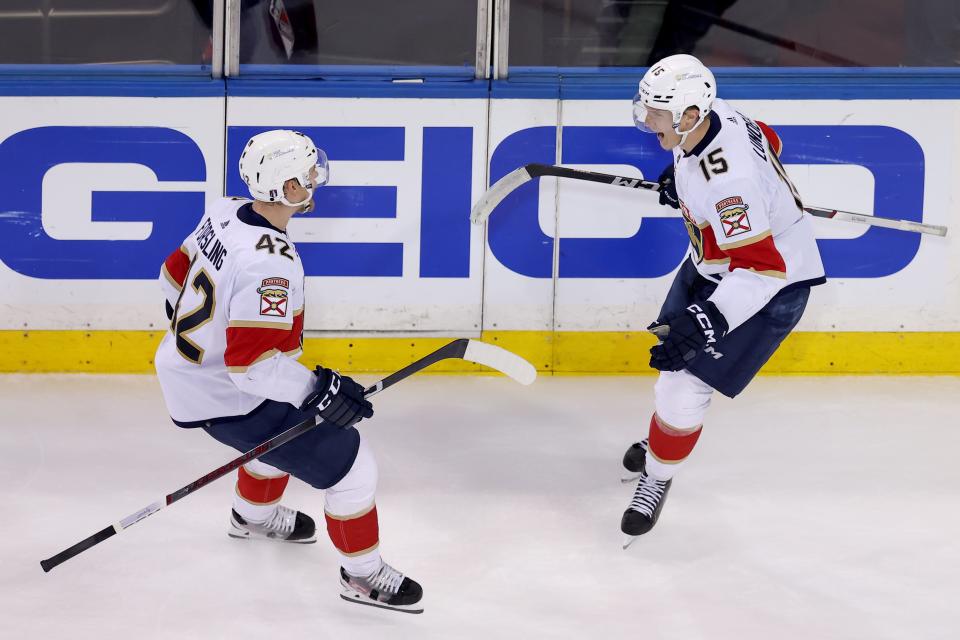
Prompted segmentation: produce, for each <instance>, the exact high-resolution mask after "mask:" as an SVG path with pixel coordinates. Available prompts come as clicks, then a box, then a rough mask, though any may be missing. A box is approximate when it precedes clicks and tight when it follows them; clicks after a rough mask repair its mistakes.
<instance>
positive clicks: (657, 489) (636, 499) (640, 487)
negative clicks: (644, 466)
mask: <svg viewBox="0 0 960 640" xmlns="http://www.w3.org/2000/svg"><path fill="white" fill-rule="evenodd" d="M666 486H667V482H666V481H665V480H654V479H653V478H651V477H650V476H648V475H647V474H643V475H641V476H640V481H639V482H637V490H636V491H634V492H633V500H631V501H630V508H631V509H633V510H634V511H638V512H640V513H642V514H644V515H648V516H650V515H653V512H654V511H655V510H656V508H657V504H658V503H659V502H660V498H662V497H663V491H664V488H665V487H666Z"/></svg>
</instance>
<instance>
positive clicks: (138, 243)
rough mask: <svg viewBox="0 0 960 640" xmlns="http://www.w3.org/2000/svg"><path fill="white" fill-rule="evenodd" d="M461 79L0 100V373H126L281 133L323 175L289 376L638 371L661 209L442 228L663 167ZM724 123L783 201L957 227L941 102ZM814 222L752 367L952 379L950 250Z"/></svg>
mask: <svg viewBox="0 0 960 640" xmlns="http://www.w3.org/2000/svg"><path fill="white" fill-rule="evenodd" d="M481 84H482V83H472V84H470V86H468V87H463V88H456V89H444V90H438V91H433V92H420V93H418V92H417V91H415V90H406V91H405V92H399V94H398V92H396V91H389V90H388V91H383V90H374V89H370V90H363V91H354V92H353V93H355V94H356V95H342V94H344V93H350V92H348V91H345V90H344V89H342V88H338V89H337V90H326V89H324V90H317V89H313V88H311V89H308V90H305V89H303V88H301V87H299V86H298V85H296V86H295V85H292V84H291V83H286V84H285V85H277V84H269V83H263V82H261V83H253V84H250V85H244V84H243V83H237V84H236V85H231V90H230V92H229V93H230V95H229V96H227V97H225V96H224V95H223V92H222V91H220V92H219V94H218V92H217V91H216V86H215V85H216V83H212V85H213V86H212V87H211V86H207V87H206V88H205V89H203V90H202V91H199V92H198V91H196V90H195V89H184V88H174V89H169V88H163V89H155V90H152V91H146V92H145V93H147V94H148V95H96V96H93V95H76V94H88V93H92V92H91V91H84V90H81V89H71V90H68V91H66V90H58V89H56V88H49V87H48V88H46V89H44V90H42V91H34V92H33V93H45V94H47V95H30V96H26V95H17V91H16V90H14V89H11V88H9V87H8V89H7V91H6V94H7V95H3V96H0V105H2V106H0V108H2V111H3V113H4V115H5V118H4V119H3V121H2V122H0V171H2V175H3V176H4V177H5V182H6V188H4V189H3V190H2V191H0V198H3V199H4V200H5V202H4V203H3V205H2V206H0V286H2V287H3V290H4V291H5V292H6V295H5V296H4V300H3V302H2V303H0V305H2V306H0V330H2V331H0V353H2V355H0V369H2V370H5V371H14V370H20V371H24V370H32V371H65V370H66V371H71V370H72V371H149V370H151V368H152V364H151V360H152V353H153V350H154V349H155V346H156V344H157V342H158V340H159V336H160V335H162V332H163V331H164V330H165V325H166V319H165V316H164V314H163V308H162V307H163V305H162V298H161V294H160V292H159V288H158V286H157V284H156V282H155V278H156V274H157V270H158V267H159V265H160V263H161V262H162V260H163V258H164V257H165V256H166V255H167V254H168V253H169V252H170V251H171V250H172V249H174V248H175V247H176V246H178V244H179V242H180V240H181V239H182V238H183V237H184V236H185V235H186V234H187V233H189V232H190V231H191V229H192V228H193V226H194V225H195V224H196V222H197V220H198V219H199V217H200V216H201V214H202V211H203V208H204V203H205V202H207V201H209V200H211V199H213V198H216V197H219V196H222V195H224V194H227V195H245V193H244V189H243V185H242V182H241V181H240V178H239V175H238V174H237V171H236V162H237V158H238V156H239V152H240V149H241V148H242V145H243V144H244V142H245V141H246V140H247V139H248V138H249V137H250V136H251V135H253V134H255V133H257V132H259V131H262V130H265V129H271V128H278V127H284V128H294V129H298V130H302V131H305V132H307V133H308V134H309V135H311V136H312V137H313V138H314V140H315V141H316V142H317V143H318V144H319V145H320V146H321V147H323V148H324V149H325V150H326V152H327V154H328V156H329V158H330V161H331V182H330V185H329V186H327V187H325V188H323V189H322V190H320V191H319V192H318V194H317V205H318V207H317V209H318V211H317V213H315V214H312V215H310V216H306V217H304V218H302V219H297V220H295V221H294V222H293V223H292V224H291V226H290V235H291V237H292V239H293V240H294V241H295V242H296V244H297V248H298V250H299V252H300V254H301V256H302V258H303V262H304V268H305V271H306V275H307V281H306V287H307V299H308V307H307V313H306V329H307V331H308V334H307V336H308V339H307V344H306V356H307V358H308V359H322V360H324V361H325V362H333V363H334V364H336V365H337V366H340V367H342V368H344V369H349V370H387V369H392V368H394V367H395V366H400V365H402V364H403V363H405V362H407V361H408V360H409V359H410V357H411V356H414V355H419V354H422V352H423V351H424V350H426V349H429V348H430V347H431V346H432V345H434V344H439V343H441V342H443V338H445V337H449V336H483V337H484V338H485V339H488V340H491V341H494V340H496V341H497V342H498V343H499V344H502V345H504V346H507V347H510V348H513V349H514V350H516V351H517V352H519V353H521V354H523V355H526V356H528V357H529V358H530V359H531V360H532V361H534V363H535V364H537V366H538V368H540V369H541V370H544V371H551V370H552V371H557V372H643V371H646V370H647V367H646V349H647V348H648V347H649V345H650V344H651V340H650V338H649V337H648V336H647V335H646V334H645V332H644V327H645V326H646V325H647V324H648V323H649V322H650V321H651V320H652V319H653V318H655V317H656V314H657V311H658V309H659V304H660V302H661V300H662V297H663V295H664V294H665V292H666V289H667V287H668V286H669V283H670V281H671V279H672V276H673V273H674V272H675V270H676V268H677V267H678V266H679V265H680V263H681V261H682V260H683V259H684V256H685V253H686V250H687V246H688V240H687V235H686V232H685V231H684V229H683V225H682V223H681V222H680V220H679V218H678V217H677V216H676V215H675V212H674V211H673V210H670V209H666V208H663V207H660V206H659V205H658V204H657V203H656V199H655V197H653V196H651V195H650V194H648V193H645V192H641V191H633V190H620V189H614V188H611V187H606V186H603V185H593V184H584V183H578V182H571V181H560V182H558V181H556V180H554V179H544V180H541V181H539V184H538V183H536V182H534V183H532V184H529V185H526V186H524V187H522V188H521V189H520V190H518V191H517V192H516V193H515V194H514V195H513V196H511V197H510V198H508V199H507V200H506V201H504V203H503V204H502V205H501V206H500V207H499V209H498V210H497V211H495V212H494V214H493V215H492V216H491V219H490V222H489V225H488V226H487V227H477V226H472V225H470V223H469V219H468V216H469V210H470V206H471V204H472V203H473V202H474V201H475V200H476V199H477V198H478V197H479V196H480V194H482V193H483V191H484V189H485V187H486V186H487V184H488V183H489V182H493V181H495V180H496V179H498V178H500V177H502V176H503V175H504V174H506V173H507V172H509V171H510V170H512V169H514V168H516V167H517V166H520V165H522V164H525V163H527V162H544V163H550V164H564V165H567V166H573V167H578V168H584V169H590V170H597V171H608V172H612V173H617V174H620V175H626V176H635V177H645V178H647V179H656V177H657V175H658V174H659V172H660V170H661V169H662V168H663V166H664V165H666V164H667V162H669V156H668V154H667V153H666V152H663V151H662V150H660V149H659V147H658V146H657V145H656V141H655V140H654V139H653V137H652V136H647V135H644V134H642V133H640V132H638V131H637V130H636V129H634V128H633V125H632V122H631V115H630V103H629V98H630V95H629V92H630V89H629V88H625V89H624V90H623V91H624V92H625V95H623V96H620V95H619V93H618V92H617V91H611V90H610V88H609V87H608V88H607V89H606V90H605V91H599V92H591V91H589V90H582V91H580V92H579V93H576V92H570V94H569V95H563V96H561V95H559V94H557V95H549V94H550V91H542V90H540V89H537V88H531V87H530V86H527V87H525V88H522V89H517V88H515V87H514V88H511V87H509V86H501V87H499V88H498V87H494V90H493V91H492V93H491V92H490V91H489V90H488V89H487V88H486V85H485V84H482V86H481ZM628 84H629V83H628ZM625 86H626V85H625ZM278 87H280V88H279V89H278ZM722 87H723V85H722V84H721V91H720V94H721V97H723V96H724V92H723V90H722ZM98 92H99V93H106V94H109V93H117V94H121V93H124V91H122V90H117V91H112V92H111V91H109V90H102V91H98ZM20 93H24V92H23V91H21V92H20ZM126 93H130V92H126ZM198 93H199V94H202V95H198ZM278 93H279V94H282V95H279V96H278V95H276V94H278ZM760 93H763V92H760ZM766 93H770V92H766ZM867 94H869V92H867ZM491 96H492V97H491ZM560 98H563V99H560ZM731 102H732V103H733V104H734V105H735V106H736V107H738V108H740V109H741V110H743V111H744V112H745V113H747V114H749V115H751V116H752V117H754V118H756V119H760V120H763V121H765V122H767V123H768V124H770V125H771V126H773V127H774V128H776V129H777V131H778V132H779V133H780V135H781V137H782V138H783V141H784V152H783V156H782V159H783V162H784V165H785V166H786V168H787V171H788V173H789V174H790V176H791V178H792V179H793V181H794V182H795V184H796V185H797V187H798V189H799V191H800V193H801V194H802V195H803V197H804V200H805V202H806V203H808V204H812V205H817V206H824V207H830V208H837V209H846V210H850V211H857V212H863V213H870V212H874V211H875V212H876V214H878V215H883V216H887V217H895V218H905V219H911V220H916V221H923V222H927V223H931V224H941V225H947V226H949V227H951V228H952V227H956V226H957V224H958V222H960V220H958V215H957V210H956V209H957V204H956V203H957V202H958V201H960V188H958V186H957V184H958V180H957V177H958V167H957V160H956V157H957V156H956V153H955V151H954V149H955V148H956V146H957V143H958V141H960V103H958V102H957V100H954V99H941V98H937V99H929V98H928V99H909V97H905V96H895V97H889V96H884V97H879V98H877V97H870V96H869V95H864V96H861V97H858V98H856V99H811V98H810V97H809V96H807V97H804V98H803V99H782V98H777V97H776V96H772V97H771V96H770V95H766V94H764V95H757V96H750V95H745V94H744V92H743V91H740V92H739V93H738V94H737V95H734V96H732V99H731ZM224 167H225V168H226V169H224ZM814 222H815V228H816V230H817V234H818V238H819V242H820V247H821V252H822V254H823V257H824V262H825V265H826V268H827V275H828V278H830V282H829V283H828V284H827V285H825V286H822V287H818V288H817V289H815V290H814V294H813V295H812V297H811V303H810V306H809V308H808V311H807V313H806V315H805V317H804V319H803V320H802V322H801V324H800V327H799V329H798V331H799V333H797V334H795V335H794V336H792V337H791V338H790V340H789V341H788V343H787V344H785V345H784V348H783V350H782V353H780V354H778V357H777V358H776V359H775V361H774V362H772V363H771V365H770V366H769V367H768V370H769V371H778V372H825V371H836V372H873V371H886V372H903V373H911V372H917V373H920V372H960V366H958V365H957V364H956V362H955V361H956V355H957V353H958V352H960V348H958V347H960V340H958V339H957V335H958V334H957V333H956V332H957V331H958V329H960V291H958V284H957V283H958V282H960V262H958V252H957V251H956V250H951V246H952V245H953V242H954V241H953V239H952V234H953V232H954V230H953V229H951V233H950V234H948V236H947V237H946V238H936V237H921V236H919V235H917V234H910V233H904V232H899V231H892V230H885V229H879V228H870V227H867V226H864V225H857V224H851V223H843V222H835V221H824V220H815V221H814Z"/></svg>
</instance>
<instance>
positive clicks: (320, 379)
mask: <svg viewBox="0 0 960 640" xmlns="http://www.w3.org/2000/svg"><path fill="white" fill-rule="evenodd" d="M313 373H314V375H316V376H317V386H316V387H315V388H314V390H313V393H311V394H310V395H308V396H307V398H306V400H304V401H303V404H302V405H301V406H300V410H301V411H306V410H308V409H315V410H316V412H317V413H318V414H320V417H321V418H323V420H324V421H325V422H329V423H331V424H335V425H337V426H338V427H343V428H344V429H346V428H347V427H351V426H353V425H355V424H357V423H358V422H360V420H362V419H363V418H369V417H371V416H373V405H372V404H371V403H370V401H369V400H367V399H365V398H364V397H363V387H362V386H360V385H359V384H357V383H356V382H354V381H353V379H352V378H349V377H347V376H341V375H340V374H339V373H337V372H336V371H332V370H330V369H326V368H324V367H321V366H319V365H318V366H317V368H316V370H315V371H314V372H313Z"/></svg>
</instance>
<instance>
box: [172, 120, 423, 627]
mask: <svg viewBox="0 0 960 640" xmlns="http://www.w3.org/2000/svg"><path fill="white" fill-rule="evenodd" d="M240 175H241V176H242V177H243V180H244V182H245V183H246V184H247V187H248V188H249V190H250V194H251V195H252V196H253V201H250V200H243V199H234V198H222V199H220V200H217V201H216V202H214V203H213V204H212V205H210V206H209V208H208V210H207V211H206V213H205V214H204V216H203V218H202V219H201V220H200V222H199V224H198V225H197V227H196V229H195V230H194V231H193V233H191V234H190V235H189V236H187V238H186V239H185V240H184V241H183V244H182V245H181V246H180V247H179V248H178V249H176V250H175V251H174V252H173V253H171V254H170V256H169V257H168V258H167V259H166V261H165V262H164V264H163V267H162V268H161V275H160V281H161V284H162V286H163V288H164V291H165V294H166V298H167V314H168V316H169V317H170V330H169V331H168V332H167V334H166V335H165V336H164V338H163V341H162V342H161V344H160V348H159V350H158V351H157V356H156V366H157V374H158V375H159V378H160V384H161V387H162V388H163V395H164V398H165V400H166V404H167V408H168V410H169V412H170V415H171V417H172V418H173V421H174V422H175V423H176V424H177V425H179V426H181V427H187V428H192V427H197V428H200V429H203V430H204V431H206V432H207V433H208V434H210V435H211V436H213V437H214V438H215V439H217V440H218V441H220V442H222V443H223V444H226V445H228V446H231V447H233V448H235V449H237V450H239V451H248V450H250V449H252V448H253V447H255V446H256V445H258V444H259V443H261V442H263V441H265V440H268V439H270V438H272V437H273V436H275V435H277V434H279V433H281V432H282V431H285V430H286V429H288V428H290V427H292V426H294V425H296V424H298V423H300V422H303V421H304V420H308V419H310V418H311V417H315V419H316V420H317V421H318V422H319V425H318V426H317V427H315V428H314V429H312V430H310V431H308V432H307V433H305V434H304V435H301V436H300V437H298V438H297V439H296V440H293V441H291V442H290V443H289V444H286V445H284V446H281V447H279V448H277V449H276V450H273V451H270V452H269V453H267V454H264V455H263V456H262V457H261V458H260V459H257V460H254V461H252V462H249V463H247V464H245V465H244V466H242V467H240V469H239V477H238V478H237V484H236V494H235V496H234V498H233V510H232V512H231V515H230V525H229V531H228V533H229V535H230V536H232V537H234V538H265V539H269V540H273V541H279V542H291V543H310V542H315V541H316V531H315V529H316V527H315V524H314V521H313V519H312V518H310V516H308V515H306V514H304V513H301V512H300V511H295V510H293V509H291V508H289V507H286V506H284V505H282V504H280V500H281V498H282V497H283V492H284V489H285V488H286V486H287V481H288V480H289V478H290V475H293V476H295V477H297V478H299V479H300V480H303V481H304V482H307V483H309V484H310V485H312V486H313V487H315V488H317V489H323V490H325V512H326V522H327V533H328V534H329V536H330V539H331V541H332V542H333V544H334V546H335V547H336V548H337V550H338V551H339V552H340V561H341V569H340V580H341V583H342V586H343V593H342V594H341V595H342V597H343V598H344V599H346V600H348V601H351V602H359V603H363V604H369V605H373V606H379V607H384V608H391V609H401V610H405V611H409V612H414V613H419V612H420V611H422V608H420V605H419V604H418V603H419V601H420V599H421V597H422V589H421V588H420V585H419V584H417V583H416V582H415V581H413V580H411V579H410V578H407V577H405V576H404V575H403V574H402V573H400V572H399V571H397V570H395V569H394V568H393V567H391V566H390V565H388V564H386V563H385V562H383V560H381V558H380V552H379V533H378V532H379V528H378V522H377V508H376V505H375V503H374V492H375V490H376V485H377V464H376V461H375V460H374V457H373V454H372V452H371V450H370V447H369V446H368V445H367V443H366V442H365V441H364V439H363V437H362V436H361V435H360V433H359V432H358V431H357V429H356V428H355V426H354V425H356V423H357V422H359V421H360V420H362V419H363V418H369V417H371V416H372V415H373V407H372V406H371V404H370V401H369V400H367V399H365V398H364V395H363V387H362V386H360V385H359V384H358V383H356V382H354V381H353V380H352V379H350V378H348V377H347V376H343V375H340V374H339V373H337V372H336V371H332V370H330V369H328V368H325V367H321V366H318V367H317V368H316V370H314V371H311V370H310V369H307V368H306V367H304V366H303V365H302V364H300V363H299V362H297V357H298V356H299V355H300V349H301V343H302V333H303V318H304V276H303V265H302V264H301V262H300V256H299V255H298V254H297V250H296V248H295V247H294V245H293V242H291V241H290V238H289V237H288V236H287V233H286V229H287V224H288V222H289V221H290V219H291V217H292V216H293V215H294V214H296V213H298V212H305V211H310V210H311V209H312V208H313V192H314V190H315V189H316V188H317V187H319V186H322V185H323V184H325V183H326V182H327V177H328V167H327V157H326V155H325V154H324V152H323V151H322V150H321V149H318V148H317V147H316V146H315V145H314V143H313V142H312V141H311V140H310V138H308V137H307V136H305V135H303V134H302V133H298V132H295V131H285V130H277V131H268V132H266V133H261V134H259V135H256V136H254V137H253V138H251V139H250V141H249V142H248V143H247V145H246V147H245V148H244V150H243V155H241V157H240Z"/></svg>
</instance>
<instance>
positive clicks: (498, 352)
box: [463, 340, 537, 384]
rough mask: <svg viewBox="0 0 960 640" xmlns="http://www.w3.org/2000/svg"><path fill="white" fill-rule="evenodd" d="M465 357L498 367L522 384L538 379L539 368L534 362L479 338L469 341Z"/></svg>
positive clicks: (500, 370)
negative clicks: (531, 362) (537, 368)
mask: <svg viewBox="0 0 960 640" xmlns="http://www.w3.org/2000/svg"><path fill="white" fill-rule="evenodd" d="M463 359H464V360H469V361H470V362H475V363H477V364H482V365H483V366H485V367H490V368H491V369H496V370H497V371H499V372H500V373H502V374H504V375H506V376H509V377H510V378H513V379H514V380H516V381H517V382H519V383H520V384H532V383H533V381H534V380H536V379H537V370H536V368H534V366H533V365H532V364H530V363H529V362H527V361H526V360H524V359H523V358H521V357H520V356H518V355H517V354H515V353H511V352H509V351H507V350H506V349H502V348H500V347H497V346H494V345H492V344H487V343H486V342H480V341H479V340H470V341H469V342H468V343H467V350H466V351H465V352H464V354H463Z"/></svg>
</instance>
